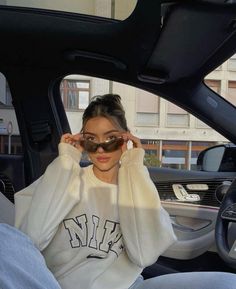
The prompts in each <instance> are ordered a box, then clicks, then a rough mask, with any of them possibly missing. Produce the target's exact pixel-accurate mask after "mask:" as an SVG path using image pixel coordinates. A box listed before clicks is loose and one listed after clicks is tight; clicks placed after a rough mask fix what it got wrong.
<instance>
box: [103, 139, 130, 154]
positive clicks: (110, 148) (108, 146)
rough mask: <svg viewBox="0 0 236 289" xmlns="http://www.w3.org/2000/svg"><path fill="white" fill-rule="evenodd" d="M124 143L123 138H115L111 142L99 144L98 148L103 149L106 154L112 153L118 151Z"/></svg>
mask: <svg viewBox="0 0 236 289" xmlns="http://www.w3.org/2000/svg"><path fill="white" fill-rule="evenodd" d="M123 143H124V140H123V138H117V139H114V140H111V141H109V142H107V143H101V144H100V146H101V147H102V148H103V149H104V151H106V152H114V151H116V150H118V149H119V147H120V146H122V145H123Z"/></svg>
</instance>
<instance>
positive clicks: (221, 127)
mask: <svg viewBox="0 0 236 289" xmlns="http://www.w3.org/2000/svg"><path fill="white" fill-rule="evenodd" d="M5 2H9V5H6V3H5ZM15 2H17V1H0V37H1V45H0V72H1V74H2V75H3V76H4V77H5V79H6V81H7V84H8V87H9V91H10V93H11V98H12V105H13V107H14V112H15V119H16V122H17V124H18V127H19V132H20V139H21V143H22V148H23V150H22V152H21V153H14V154H10V153H1V154H0V222H3V223H8V224H13V223H14V193H15V192H17V191H19V190H21V189H22V188H24V187H26V186H27V185H29V184H31V183H32V182H33V181H34V180H36V179H37V178H39V177H40V176H41V175H42V174H43V173H44V171H45V169H46V167H47V166H48V165H49V164H50V162H51V161H52V160H53V159H54V158H55V157H56V156H57V155H58V143H59V141H60V137H61V135H62V134H63V133H66V132H71V126H70V123H69V121H68V117H67V114H66V111H65V108H64V105H63V101H62V97H61V92H60V89H61V83H62V81H63V79H64V78H65V77H66V76H68V75H85V76H89V77H96V78H99V79H105V80H107V81H109V83H110V82H117V83H121V84H123V85H128V86H131V87H134V88H138V89H142V90H144V91H146V92H149V93H152V94H154V95H157V96H159V97H161V98H163V99H165V100H167V101H170V102H172V103H174V104H175V105H177V106H178V107H180V108H181V109H184V110H186V111H187V112H189V113H191V114H192V115H193V116H195V117H197V118H198V119H200V120H201V121H202V122H204V123H205V124H206V125H208V126H210V127H212V128H214V129H215V130H216V131H217V132H218V133H220V134H221V135H223V136H224V137H225V138H226V139H227V140H229V144H222V145H219V146H215V147H213V148H209V149H207V150H204V151H203V152H202V153H201V154H200V155H199V156H198V164H197V166H198V170H195V171H192V170H183V169H172V168H164V167H150V168H149V173H150V176H151V178H152V180H153V182H154V184H155V186H156V188H157V190H158V192H159V195H160V198H161V201H162V204H163V206H164V208H165V209H166V210H167V211H168V213H169V214H170V216H171V220H172V224H173V228H174V230H175V233H176V236H177V238H178V241H177V242H176V243H175V244H174V245H172V246H171V247H170V248H169V249H168V250H167V251H166V252H165V253H164V254H163V256H161V257H160V258H159V259H158V260H157V262H156V263H155V264H153V265H152V266H150V267H148V268H146V269H145V270H144V271H143V276H144V277H145V278H150V277H153V276H157V275H162V274H168V273H172V272H189V271H225V272H235V269H236V254H235V251H236V242H235V239H236V227H235V222H236V181H235V177H236V154H235V151H236V150H235V145H234V144H235V143H236V129H235V124H236V108H235V106H234V105H232V104H231V103H230V102H229V101H227V100H225V99H224V98H223V97H221V96H220V95H219V94H218V93H217V92H215V91H214V90H212V89H211V88H210V87H208V86H207V85H206V84H205V82H204V78H205V77H206V75H208V74H209V73H210V72H211V71H213V70H214V69H216V68H217V67H219V66H220V65H222V63H224V62H225V61H227V60H228V59H229V58H230V57H231V56H233V55H234V54H235V50H236V49H235V48H236V19H235V15H236V2H235V1H233V0H226V1H225V0H224V1H223V0H196V1H179V0H176V1H168V0H138V1H137V3H136V4H135V6H134V8H133V10H132V12H131V13H130V15H128V16H127V18H125V19H124V20H120V19H112V18H106V17H101V16H93V15H86V14H83V13H77V12H74V11H73V10H72V11H70V10H68V11H66V10H65V11H62V10H53V9H51V8H47V9H45V8H42V7H41V8H40V7H36V8H35V7H32V6H29V7H24V6H22V7H20V6H17V5H15ZM127 5H128V4H127ZM114 92H115V91H114ZM122 97H124V98H125V97H126V95H123V96H122ZM3 109H4V104H3V103H1V102H0V118H1V117H2V116H3ZM128 113H129V112H128ZM0 129H1V128H0ZM11 130H12V128H11V126H9V127H7V132H6V134H8V135H9V136H11V135H12V131H11ZM82 165H86V162H85V164H82ZM196 192H197V193H196Z"/></svg>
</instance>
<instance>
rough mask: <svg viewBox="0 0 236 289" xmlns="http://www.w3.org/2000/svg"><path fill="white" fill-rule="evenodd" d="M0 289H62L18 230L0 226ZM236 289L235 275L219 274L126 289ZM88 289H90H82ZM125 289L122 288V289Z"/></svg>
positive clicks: (151, 282)
mask: <svg viewBox="0 0 236 289" xmlns="http://www.w3.org/2000/svg"><path fill="white" fill-rule="evenodd" d="M0 288H1V289H61V288H60V286H59V284H58V283H57V281H56V280H55V278H54V277H53V275H52V273H51V272H50V271H49V270H48V268H47V266H46V264H45V261H44V258H43V256H42V255H41V253H40V252H39V251H38V250H37V249H36V248H35V247H34V245H33V243H32V242H31V240H30V239H29V238H28V237H27V236H26V235H25V234H23V233H21V232H20V231H18V230H17V229H15V228H13V227H11V226H9V225H6V224H0ZM189 288H191V289H236V274H230V273H220V272H194V273H177V274H167V275H162V276H158V277H155V278H151V279H147V280H143V279H142V277H141V276H140V278H138V279H137V280H136V281H135V282H134V284H133V285H132V286H131V287H130V288H129V289H189ZM85 289H89V288H85ZM124 289H125V288H124Z"/></svg>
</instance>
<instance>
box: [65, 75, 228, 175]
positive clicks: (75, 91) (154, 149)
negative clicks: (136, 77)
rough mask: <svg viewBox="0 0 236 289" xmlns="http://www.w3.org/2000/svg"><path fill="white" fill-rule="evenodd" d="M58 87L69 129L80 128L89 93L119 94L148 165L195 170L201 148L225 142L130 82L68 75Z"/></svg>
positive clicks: (90, 95)
mask: <svg viewBox="0 0 236 289" xmlns="http://www.w3.org/2000/svg"><path fill="white" fill-rule="evenodd" d="M60 91H61V98H62V101H63V104H64V107H65V110H66V115H67V118H68V121H69V124H70V127H71V131H72V133H78V132H79V131H80V129H81V126H82V121H81V118H82V114H83V111H84V109H85V107H86V106H87V105H88V103H89V101H90V99H91V97H92V96H94V95H101V94H106V93H111V92H112V93H117V94H120V96H121V97H122V103H123V105H124V108H125V110H126V115H127V121H128V124H129V129H130V130H131V132H132V133H133V134H134V135H136V136H138V137H139V138H140V139H141V141H142V144H143V147H144V149H145V164H146V165H147V166H154V167H167V168H176V169H188V170H197V157H198V155H199V153H200V152H201V151H202V150H204V149H206V148H208V147H211V146H213V145H216V144H221V143H227V142H228V140H227V139H225V138H224V137H223V136H222V135H220V134H219V133H217V132H216V131H215V130H214V129H212V128H210V127H209V126H207V125H206V124H204V123H203V122H202V121H200V120H199V119H197V118H196V117H194V116H193V115H191V114H189V113H188V112H187V111H185V110H183V109H182V108H180V107H178V106H176V105H175V104H173V103H171V102H169V101H167V100H165V99H163V98H161V97H158V96H156V95H154V94H151V93H149V92H146V91H144V90H141V89H138V88H134V87H132V86H128V85H125V84H121V83H118V82H112V81H109V80H105V79H100V78H94V77H88V76H83V75H69V76H67V77H65V78H64V79H63V80H62V82H61V86H60Z"/></svg>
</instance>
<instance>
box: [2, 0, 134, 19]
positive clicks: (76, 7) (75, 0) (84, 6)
mask: <svg viewBox="0 0 236 289" xmlns="http://www.w3.org/2000/svg"><path fill="white" fill-rule="evenodd" d="M0 4H1V5H7V6H17V7H29V8H40V9H49V10H57V11H65V12H72V13H81V14H87V15H95V16H101V17H106V18H115V19H120V20H123V19H126V18H127V17H128V16H129V15H130V14H131V13H132V11H133V10H134V8H135V6H136V4H137V0H129V1H127V0H67V1H66V3H65V1H64V0H56V1H55V0H37V1H35V0H21V1H19V0H6V1H1V2H0Z"/></svg>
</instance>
